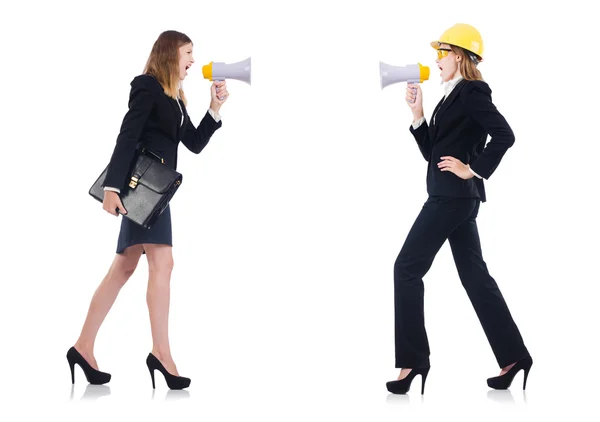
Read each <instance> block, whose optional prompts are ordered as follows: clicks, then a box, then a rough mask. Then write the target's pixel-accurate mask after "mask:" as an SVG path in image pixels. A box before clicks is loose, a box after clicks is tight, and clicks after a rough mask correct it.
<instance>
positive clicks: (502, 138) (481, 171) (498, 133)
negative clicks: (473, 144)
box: [461, 81, 515, 179]
mask: <svg viewBox="0 0 600 422" xmlns="http://www.w3.org/2000/svg"><path fill="white" fill-rule="evenodd" d="M461 98H462V101H463V104H464V106H465V109H466V111H467V114H468V115H469V116H470V117H471V118H472V119H473V120H475V121H476V122H477V123H478V124H479V125H481V127H482V128H483V129H484V130H485V132H486V133H487V134H488V135H490V137H491V139H490V141H489V142H488V143H487V145H486V146H485V148H484V149H483V151H482V153H481V154H480V155H479V156H478V157H477V159H475V161H474V162H472V163H471V164H470V166H471V168H472V169H473V171H474V172H475V173H477V174H478V175H480V176H481V177H483V178H484V179H488V178H489V177H490V176H491V175H492V174H493V173H494V171H495V170H496V168H497V167H498V165H499V164H500V161H501V160H502V157H503V156H504V154H505V153H506V151H507V150H508V149H509V148H510V147H511V146H513V144H514V143H515V135H514V134H513V131H512V129H511V127H510V126H509V125H508V122H507V121H506V119H505V118H504V116H502V114H500V112H499V111H498V110H497V109H496V106H495V105H494V103H492V90H491V89H490V87H489V86H488V84H487V83H485V82H483V81H470V83H469V84H468V85H467V86H465V87H464V89H463V90H462V92H461Z"/></svg>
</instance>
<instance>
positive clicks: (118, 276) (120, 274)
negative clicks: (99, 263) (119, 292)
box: [111, 259, 138, 285]
mask: <svg viewBox="0 0 600 422" xmlns="http://www.w3.org/2000/svg"><path fill="white" fill-rule="evenodd" d="M137 263H138V261H137V260H131V259H125V260H119V261H116V262H115V263H114V264H113V267H112V271H111V272H112V277H111V280H112V282H113V283H116V284H119V285H124V284H125V283H127V280H129V279H130V278H131V276H132V275H133V273H134V271H135V269H136V268H137Z"/></svg>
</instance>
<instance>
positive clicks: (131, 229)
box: [117, 205, 173, 254]
mask: <svg viewBox="0 0 600 422" xmlns="http://www.w3.org/2000/svg"><path fill="white" fill-rule="evenodd" d="M170 207H171V206H170V205H167V208H165V210H164V211H163V212H162V214H161V215H160V217H158V219H157V220H156V222H155V223H154V225H153V226H152V227H150V228H149V229H145V228H143V227H142V226H140V225H138V224H136V223H134V222H132V221H131V220H129V219H128V218H125V217H123V216H121V230H120V231H119V240H118V241H117V253H118V254H121V253H123V252H124V251H125V249H127V248H128V247H130V246H133V245H139V244H142V243H154V244H162V245H169V246H173V236H172V232H171V208H170ZM144 253H146V252H145V251H144Z"/></svg>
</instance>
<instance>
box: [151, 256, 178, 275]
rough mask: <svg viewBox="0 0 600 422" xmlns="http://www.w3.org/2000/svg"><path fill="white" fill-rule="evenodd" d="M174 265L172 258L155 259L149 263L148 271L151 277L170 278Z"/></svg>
mask: <svg viewBox="0 0 600 422" xmlns="http://www.w3.org/2000/svg"><path fill="white" fill-rule="evenodd" d="M174 265H175V264H174V261H173V257H168V258H166V257H165V258H161V259H155V260H152V262H150V263H149V267H148V271H149V272H150V274H151V275H153V276H170V275H171V272H172V271H173V267H174Z"/></svg>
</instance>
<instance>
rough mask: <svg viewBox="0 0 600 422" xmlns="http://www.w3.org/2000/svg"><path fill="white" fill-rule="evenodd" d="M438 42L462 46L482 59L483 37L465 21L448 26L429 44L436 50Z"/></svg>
mask: <svg viewBox="0 0 600 422" xmlns="http://www.w3.org/2000/svg"><path fill="white" fill-rule="evenodd" d="M440 44H451V45H455V46H457V47H461V48H464V49H465V50H467V51H470V52H471V53H473V54H476V55H477V56H478V57H479V61H483V39H482V38H481V34H480V33H479V31H478V30H477V29H475V28H474V27H472V26H471V25H468V24H466V23H457V24H456V25H454V26H452V27H450V28H448V29H447V30H446V31H445V32H444V33H443V34H442V36H441V37H440V38H439V40H436V41H432V42H431V46H432V47H433V48H435V49H436V50H437V49H438V48H439V46H440Z"/></svg>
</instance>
